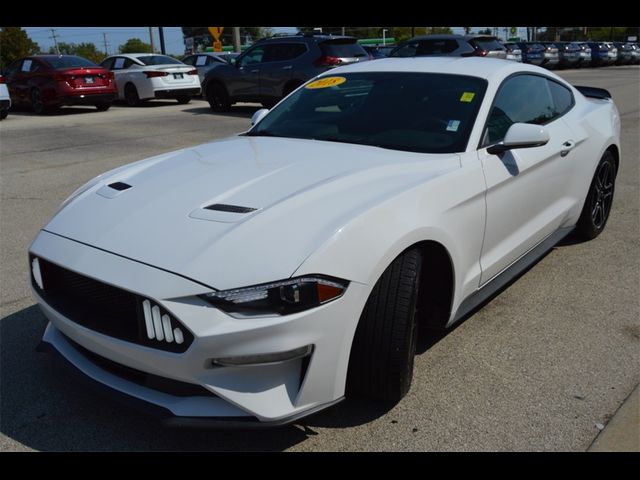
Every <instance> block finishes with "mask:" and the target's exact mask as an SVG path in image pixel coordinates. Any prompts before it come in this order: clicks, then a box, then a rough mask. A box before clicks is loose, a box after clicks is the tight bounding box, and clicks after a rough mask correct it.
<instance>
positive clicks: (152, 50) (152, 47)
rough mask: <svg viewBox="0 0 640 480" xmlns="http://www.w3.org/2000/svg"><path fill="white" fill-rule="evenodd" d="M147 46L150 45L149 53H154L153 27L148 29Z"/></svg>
mask: <svg viewBox="0 0 640 480" xmlns="http://www.w3.org/2000/svg"><path fill="white" fill-rule="evenodd" d="M149 45H151V53H156V49H155V47H154V46H153V27H149Z"/></svg>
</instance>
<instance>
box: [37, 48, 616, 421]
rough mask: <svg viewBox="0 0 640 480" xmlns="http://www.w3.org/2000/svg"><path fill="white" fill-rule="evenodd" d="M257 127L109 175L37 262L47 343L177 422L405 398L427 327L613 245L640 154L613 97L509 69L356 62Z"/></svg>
mask: <svg viewBox="0 0 640 480" xmlns="http://www.w3.org/2000/svg"><path fill="white" fill-rule="evenodd" d="M253 121H254V123H255V125H254V126H253V127H252V128H251V129H250V130H249V131H247V132H246V133H243V134H241V135H238V136H235V137H232V138H227V139H224V140H220V141H214V142H211V143H207V144H204V145H200V146H196V147H193V148H188V149H184V150H179V151H175V152H170V153H166V154H163V155H159V156H156V157H153V158H149V159H146V160H142V161H140V162H137V163H133V164H131V165H126V166H123V167H121V168H118V169H116V170H113V171H111V172H108V173H105V174H103V175H100V176H99V177H97V178H95V179H93V180H91V181H90V182H89V183H87V184H86V185H84V186H82V187H81V188H79V189H78V190H77V191H76V192H74V193H73V194H72V195H71V196H70V197H69V198H68V199H67V200H66V201H65V202H64V204H63V205H62V207H61V209H60V210H59V211H58V213H57V214H56V215H55V216H54V217H53V218H52V219H51V220H50V221H49V223H48V224H47V225H46V226H45V227H44V228H43V229H42V230H41V231H40V232H39V233H38V235H37V237H36V239H35V240H34V242H33V244H32V245H31V247H30V249H29V255H30V260H29V261H30V267H31V272H32V274H31V279H32V288H33V292H34V295H35V298H36V299H37V301H38V303H39V304H40V306H41V308H42V310H43V312H44V314H45V315H46V316H47V317H48V319H49V320H50V322H49V324H48V326H47V328H46V331H45V333H44V337H43V344H42V345H43V347H48V348H49V349H50V350H52V351H55V352H57V353H58V354H60V355H61V356H62V357H63V358H64V359H66V360H67V361H68V362H69V363H70V364H71V365H73V366H74V367H75V368H76V369H78V370H80V371H81V372H82V373H84V374H85V375H86V376H88V377H90V378H91V379H93V380H94V381H95V382H97V383H98V384H100V385H102V386H105V387H107V388H109V389H111V390H112V391H116V392H119V393H121V394H123V395H124V396H125V397H126V398H128V399H130V400H131V399H133V400H135V401H136V402H137V403H138V404H139V405H142V406H144V407H148V408H149V409H150V410H153V411H156V412H161V413H162V414H164V415H165V416H166V417H169V420H168V421H169V422H173V423H177V424H193V423H203V422H204V423H207V422H220V421H227V422H231V421H233V422H236V423H239V424H243V425H247V424H266V425H278V424H282V423H287V422H291V421H294V420H295V419H297V418H300V417H302V416H305V415H308V414H311V413H313V412H315V411H318V410H320V409H323V408H326V407H328V406H330V405H333V404H335V403H336V402H339V401H340V400H342V399H343V398H344V397H345V395H350V394H354V395H357V394H359V395H365V396H368V397H375V398H382V399H386V400H391V401H398V400H400V399H401V398H402V397H403V396H404V395H405V394H406V393H407V391H408V390H409V388H410V385H411V380H412V372H413V357H414V354H415V349H416V331H417V327H418V325H419V324H422V325H426V326H430V327H434V328H448V327H451V326H452V325H453V324H455V323H456V322H458V321H459V320H461V319H462V318H464V317H465V316H468V315H469V313H470V312H471V311H472V310H473V309H474V308H475V307H477V306H478V305H479V304H481V303H482V302H483V301H485V300H486V299H487V298H488V297H489V296H491V295H492V294H494V293H495V292H497V291H499V290H500V289H502V288H504V286H505V285H506V284H507V283H508V282H509V281H510V280H512V279H513V278H514V277H515V276H516V275H518V274H520V273H522V272H523V271H524V270H525V269H526V268H527V267H529V266H530V265H531V264H532V263H534V262H535V261H536V260H537V259H539V258H540V257H541V256H542V255H543V254H544V253H545V252H546V251H548V250H549V249H550V248H551V247H552V246H553V245H554V244H555V243H556V242H558V241H559V240H560V239H562V238H563V237H564V236H565V235H567V234H568V233H569V232H571V231H575V234H576V235H577V236H579V237H580V238H583V239H591V238H594V237H596V236H597V235H598V234H600V232H602V230H603V229H604V227H605V224H606V222H607V219H608V217H609V212H610V210H611V203H612V200H613V193H614V182H615V177H616V172H617V171H618V164H619V161H620V142H619V131H620V120H619V116H618V111H617V109H616V107H615V105H614V103H613V101H612V100H611V98H610V95H609V94H608V92H607V91H605V90H602V89H595V88H587V87H578V88H576V87H573V86H571V85H569V84H568V83H567V82H566V81H564V80H562V79H561V78H560V77H558V76H557V75H555V74H553V73H551V72H548V71H547V70H544V69H542V68H539V67H535V66H531V65H527V64H521V63H516V62H511V61H506V60H494V59H486V58H457V57H441V58H408V59H397V58H394V59H382V60H378V61H376V62H366V63H363V64H356V65H352V66H348V67H341V68H337V69H335V70H331V71H329V72H327V73H325V74H323V75H322V76H320V77H316V78H315V79H313V80H311V81H309V82H307V83H306V84H305V85H303V86H301V87H300V88H298V89H297V90H296V91H294V92H293V93H291V94H290V95H289V96H288V97H286V98H285V99H284V100H282V101H281V102H280V103H279V104H278V105H276V106H275V107H274V108H273V109H272V110H271V111H270V112H266V111H264V110H261V111H258V112H256V114H255V115H254V119H253ZM594 268H595V267H594ZM550 328H551V326H550ZM567 342H569V343H570V342H571V339H567Z"/></svg>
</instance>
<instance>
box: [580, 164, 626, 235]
mask: <svg viewBox="0 0 640 480" xmlns="http://www.w3.org/2000/svg"><path fill="white" fill-rule="evenodd" d="M615 181H616V164H615V160H614V158H613V154H612V153H611V152H605V153H604V155H603V156H602V158H601V159H600V163H599V164H598V167H597V168H596V173H595V174H594V176H593V180H592V181H591V186H590V187H589V192H588V193H587V198H586V200H585V202H584V206H583V207H582V213H581V214H580V219H579V220H578V223H577V225H576V233H577V234H578V236H580V237H581V238H583V239H584V240H591V239H593V238H596V237H597V236H598V235H600V234H601V233H602V231H603V230H604V227H605V225H606V224H607V220H608V219H609V213H611V205H612V204H613V193H614V190H615Z"/></svg>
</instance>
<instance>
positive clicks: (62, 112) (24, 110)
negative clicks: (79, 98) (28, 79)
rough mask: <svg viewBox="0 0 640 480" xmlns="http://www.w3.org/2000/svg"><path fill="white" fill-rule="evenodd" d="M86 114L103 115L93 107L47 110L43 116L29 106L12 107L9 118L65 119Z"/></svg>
mask: <svg viewBox="0 0 640 480" xmlns="http://www.w3.org/2000/svg"><path fill="white" fill-rule="evenodd" d="M86 113H102V112H98V110H97V109H96V107H94V106H93V105H86V106H79V107H61V108H56V109H54V110H46V111H45V112H44V113H42V114H37V113H35V112H34V111H33V110H31V108H29V107H27V106H18V105H12V106H11V109H10V110H9V116H11V115H15V116H19V117H64V116H66V115H78V114H86Z"/></svg>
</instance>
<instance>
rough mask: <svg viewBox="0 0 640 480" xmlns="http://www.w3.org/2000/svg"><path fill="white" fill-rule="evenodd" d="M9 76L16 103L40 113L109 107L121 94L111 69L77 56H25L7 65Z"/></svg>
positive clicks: (101, 109)
mask: <svg viewBox="0 0 640 480" xmlns="http://www.w3.org/2000/svg"><path fill="white" fill-rule="evenodd" d="M5 78H6V82H7V86H8V87H9V92H10V94H11V99H12V101H13V103H15V104H22V105H25V104H26V105H30V106H31V108H32V109H33V111H34V112H35V113H38V114H40V113H43V112H44V111H45V110H50V109H54V108H58V107H60V106H62V105H95V107H96V108H97V109H98V110H99V111H104V110H108V109H109V107H110V106H111V103H112V102H113V100H114V99H115V97H116V94H117V89H116V83H115V80H114V78H113V74H112V73H111V72H109V71H108V70H106V69H104V68H102V67H100V66H98V65H96V64H95V63H93V62H91V61H89V60H87V59H86V58H82V57H78V56H75V55H35V56H31V57H26V58H21V59H20V60H16V61H15V62H13V63H12V64H11V65H9V66H8V67H7V68H6V70H5Z"/></svg>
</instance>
